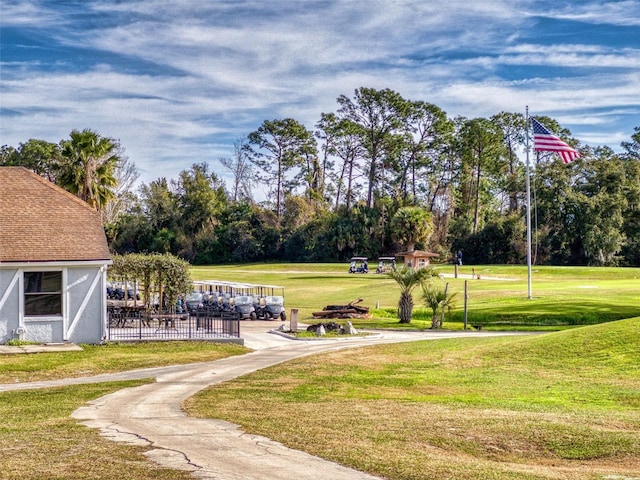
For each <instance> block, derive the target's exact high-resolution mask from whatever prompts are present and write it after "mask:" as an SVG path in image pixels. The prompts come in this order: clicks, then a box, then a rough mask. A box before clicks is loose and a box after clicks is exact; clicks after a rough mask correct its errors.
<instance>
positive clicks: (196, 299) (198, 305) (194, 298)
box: [184, 292, 205, 315]
mask: <svg viewBox="0 0 640 480" xmlns="http://www.w3.org/2000/svg"><path fill="white" fill-rule="evenodd" d="M184 303H185V305H186V307H187V311H188V312H189V313H190V314H191V315H195V314H196V313H197V312H198V310H202V309H203V308H204V303H205V299H204V295H203V294H202V292H192V293H191V294H190V295H188V296H187V298H185V299H184Z"/></svg>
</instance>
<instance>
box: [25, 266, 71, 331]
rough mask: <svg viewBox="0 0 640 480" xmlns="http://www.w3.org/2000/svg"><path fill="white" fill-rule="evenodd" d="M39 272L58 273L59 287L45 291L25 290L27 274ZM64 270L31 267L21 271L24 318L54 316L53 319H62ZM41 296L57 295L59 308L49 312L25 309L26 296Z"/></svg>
mask: <svg viewBox="0 0 640 480" xmlns="http://www.w3.org/2000/svg"><path fill="white" fill-rule="evenodd" d="M37 273H40V274H42V275H45V274H49V275H51V274H58V275H59V279H60V283H59V289H58V290H55V291H54V290H46V291H37V292H28V291H27V276H28V275H33V274H37ZM65 273H66V272H65V270H64V269H62V268H55V269H47V268H32V269H24V270H23V271H22V295H21V296H22V309H23V310H22V311H23V312H24V318H25V320H42V319H46V318H54V319H59V320H62V319H63V318H64V311H65V298H64V297H65V296H64V291H65V288H64V286H65V281H66V275H65ZM38 296H40V297H42V296H57V297H58V298H59V309H58V311H57V312H55V313H51V312H43V313H33V312H28V311H27V309H28V307H27V304H28V303H30V302H27V298H34V297H38Z"/></svg>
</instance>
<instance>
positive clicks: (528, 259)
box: [525, 105, 533, 300]
mask: <svg viewBox="0 0 640 480" xmlns="http://www.w3.org/2000/svg"><path fill="white" fill-rule="evenodd" d="M526 108H527V114H526V119H527V122H526V130H527V144H526V147H527V164H526V167H527V168H526V175H527V178H526V182H525V183H526V186H527V287H528V290H527V293H528V296H529V300H531V299H532V298H533V293H532V289H531V185H530V182H529V106H528V105H527V107H526Z"/></svg>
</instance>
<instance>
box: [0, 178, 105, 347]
mask: <svg viewBox="0 0 640 480" xmlns="http://www.w3.org/2000/svg"><path fill="white" fill-rule="evenodd" d="M110 264H111V258H110V255H109V248H108V245H107V239H106V236H105V233H104V228H103V226H102V221H101V218H100V214H99V212H97V211H95V210H94V209H92V208H91V207H90V206H89V205H88V204H87V203H86V202H84V201H82V200H81V199H79V198H77V197H76V196H74V195H72V194H71V193H69V192H67V191H66V190H63V189H62V188H60V187H58V186H56V185H54V184H53V183H51V182H49V181H48V180H46V179H44V178H42V177H40V176H38V175H36V174H35V173H33V172H31V171H29V170H27V169H25V168H23V167H0V343H6V342H7V341H9V340H12V339H19V340H25V341H33V342H39V343H49V342H53V343H60V342H73V343H100V342H101V341H102V340H103V339H104V338H105V335H106V307H107V304H106V294H105V292H106V282H107V277H106V275H107V266H108V265H110Z"/></svg>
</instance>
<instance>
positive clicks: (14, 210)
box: [0, 167, 111, 263]
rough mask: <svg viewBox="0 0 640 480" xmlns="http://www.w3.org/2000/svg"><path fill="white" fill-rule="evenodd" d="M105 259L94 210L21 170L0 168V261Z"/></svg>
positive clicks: (106, 254)
mask: <svg viewBox="0 0 640 480" xmlns="http://www.w3.org/2000/svg"><path fill="white" fill-rule="evenodd" d="M110 258H111V257H110V255H109V247H108V245H107V238H106V235H105V233H104V228H103V226H102V221H101V219H100V214H99V212H97V211H95V210H93V209H92V208H91V207H90V206H89V205H88V204H87V203H86V202H84V201H82V200H81V199H79V198H78V197H76V196H74V195H73V194H71V193H69V192H67V191H66V190H63V189H62V188H60V187H58V186H57V185H54V184H53V183H51V182H49V181H48V180H46V179H44V178H42V177H40V176H39V175H37V174H35V173H33V172H31V171H29V170H27V169H26V168H24V167H0V263H1V262H48V261H93V260H110Z"/></svg>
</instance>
